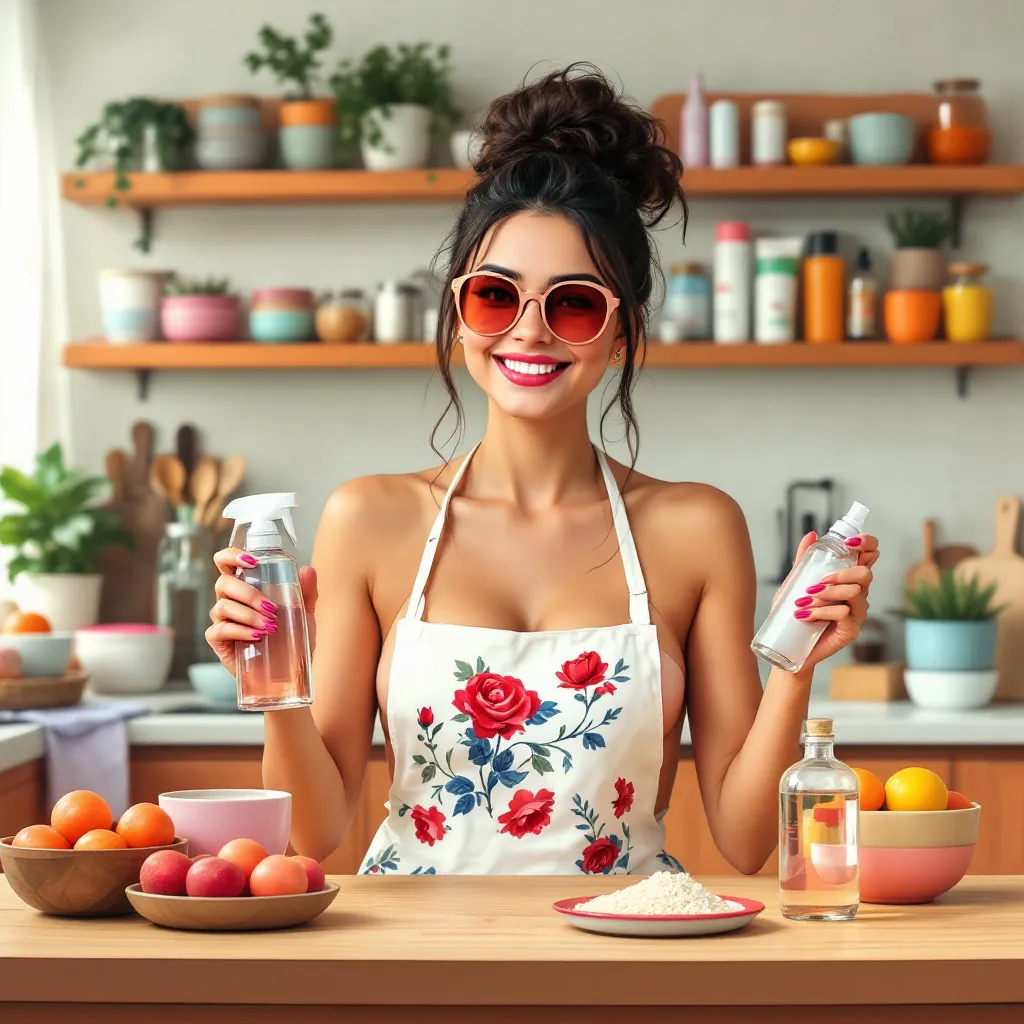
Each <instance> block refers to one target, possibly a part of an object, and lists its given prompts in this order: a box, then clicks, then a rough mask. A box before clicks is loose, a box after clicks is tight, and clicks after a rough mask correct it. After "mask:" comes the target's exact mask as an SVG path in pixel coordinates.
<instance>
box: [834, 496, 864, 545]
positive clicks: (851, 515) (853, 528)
mask: <svg viewBox="0 0 1024 1024" xmlns="http://www.w3.org/2000/svg"><path fill="white" fill-rule="evenodd" d="M870 512H871V509H869V508H868V507H867V505H862V504H861V503H860V502H859V501H855V502H854V503H853V504H852V505H851V506H850V511H849V512H847V513H846V515H845V516H843V518H842V519H837V520H836V521H835V523H834V524H833V525H832V532H833V533H838V534H840V535H841V536H843V537H856V536H857V534H858V533H862V532H863V531H864V524H865V523H866V522H867V521H868V515H869V513H870Z"/></svg>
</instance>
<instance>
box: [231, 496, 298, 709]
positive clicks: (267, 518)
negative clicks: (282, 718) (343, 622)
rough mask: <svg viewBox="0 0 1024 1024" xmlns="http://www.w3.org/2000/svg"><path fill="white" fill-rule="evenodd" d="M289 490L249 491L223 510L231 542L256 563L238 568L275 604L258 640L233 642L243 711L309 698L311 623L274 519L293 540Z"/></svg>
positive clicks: (280, 706)
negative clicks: (270, 627)
mask: <svg viewBox="0 0 1024 1024" xmlns="http://www.w3.org/2000/svg"><path fill="white" fill-rule="evenodd" d="M297 504H298V502H297V500H296V497H295V495H294V494H293V493H278V494H251V495H249V496H248V497H245V498H236V499H235V500H234V501H231V502H229V503H228V505H227V508H225V509H224V518H225V519H233V520H234V521H235V526H234V529H233V530H232V531H231V541H230V543H231V546H232V547H237V548H242V549H243V550H245V551H247V552H248V553H249V554H250V555H252V557H253V558H255V559H256V565H255V566H252V567H251V568H250V567H248V566H246V567H245V568H240V569H238V570H236V575H237V576H238V577H239V579H242V580H244V581H245V582H246V583H248V584H249V585H250V586H253V587H255V588H256V589H257V590H258V591H259V592H260V593H261V594H263V596H264V597H265V598H266V600H268V601H270V602H271V603H272V604H273V605H274V607H275V609H276V625H277V628H276V629H275V630H274V631H273V632H269V633H267V634H266V635H265V636H264V637H263V638H262V639H261V640H256V639H253V640H244V641H239V642H238V643H236V644H235V680H236V682H237V694H238V707H239V709H240V710H242V711H275V710H280V709H283V708H295V707H301V706H303V705H305V704H311V703H312V702H313V673H312V666H311V661H312V659H311V657H310V652H309V628H308V625H307V623H306V608H305V604H304V603H303V600H302V588H301V587H300V585H299V563H298V561H297V560H296V558H295V556H294V555H293V554H291V552H289V551H286V550H285V548H284V542H283V541H282V539H281V531H280V529H279V528H278V524H280V525H281V526H283V527H284V531H285V533H286V535H287V536H288V538H289V539H290V540H291V543H292V545H293V546H294V545H295V544H296V543H297V540H296V536H295V524H294V523H293V522H292V514H291V509H293V508H295V506H296V505H297Z"/></svg>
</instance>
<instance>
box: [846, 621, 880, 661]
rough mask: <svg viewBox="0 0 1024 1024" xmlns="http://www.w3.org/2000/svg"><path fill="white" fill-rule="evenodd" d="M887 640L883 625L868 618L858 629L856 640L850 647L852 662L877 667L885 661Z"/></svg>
mask: <svg viewBox="0 0 1024 1024" xmlns="http://www.w3.org/2000/svg"><path fill="white" fill-rule="evenodd" d="M888 639H889V638H888V631H887V630H886V627H885V623H884V622H883V621H882V620H881V619H875V618H871V617H870V616H869V617H868V618H866V619H865V620H864V624H863V625H862V626H861V627H860V634H859V635H858V637H857V639H856V640H854V642H853V643H852V644H851V645H850V653H851V654H852V655H853V660H854V661H855V662H856V663H857V664H858V665H878V664H879V663H881V662H883V661H885V651H886V645H887V643H888Z"/></svg>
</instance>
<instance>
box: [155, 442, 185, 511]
mask: <svg viewBox="0 0 1024 1024" xmlns="http://www.w3.org/2000/svg"><path fill="white" fill-rule="evenodd" d="M185 479H186V478H185V467H184V466H183V465H182V464H181V459H179V458H178V456H177V455H158V456H157V457H156V458H155V459H154V460H153V465H152V466H151V467H150V470H149V486H150V487H152V488H153V490H154V491H156V493H157V494H159V495H160V496H161V497H163V498H166V499H167V500H168V501H169V502H170V503H171V507H172V508H174V509H175V510H177V509H178V508H180V507H181V505H183V504H184V502H185Z"/></svg>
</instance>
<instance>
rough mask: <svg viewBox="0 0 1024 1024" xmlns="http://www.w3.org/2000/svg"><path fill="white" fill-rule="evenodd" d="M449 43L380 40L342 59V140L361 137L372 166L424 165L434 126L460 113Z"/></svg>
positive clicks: (335, 84)
mask: <svg viewBox="0 0 1024 1024" xmlns="http://www.w3.org/2000/svg"><path fill="white" fill-rule="evenodd" d="M450 53H451V51H450V49H449V48H448V47H447V46H438V47H436V48H433V49H432V48H431V47H430V46H429V45H428V44H427V43H417V44H416V45H413V46H410V45H408V44H405V43H402V44H399V45H398V46H397V47H396V48H395V49H391V48H390V47H387V46H383V45H382V46H375V47H374V48H373V49H372V50H370V51H368V52H367V53H366V54H364V55H363V57H362V58H361V59H360V60H359V61H358V62H355V61H351V60H345V61H342V62H341V64H340V65H339V67H338V70H337V71H336V72H335V73H334V74H333V75H332V76H331V88H332V89H333V90H334V95H335V99H336V100H337V106H338V114H339V117H340V119H341V139H342V143H343V144H344V145H345V146H346V147H349V148H351V147H352V146H354V144H356V143H358V144H359V146H360V150H361V152H362V158H363V163H364V164H365V166H366V167H368V168H369V169H370V170H374V171H393V170H402V169H408V168H415V167H423V166H424V165H425V164H426V163H427V159H428V157H429V155H430V136H431V131H435V132H440V131H443V130H446V129H448V128H450V127H451V126H452V125H453V124H454V123H455V122H456V121H458V119H459V116H460V114H459V110H458V108H457V107H456V106H455V104H454V101H453V99H452V88H451V81H450V78H451V64H450Z"/></svg>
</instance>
